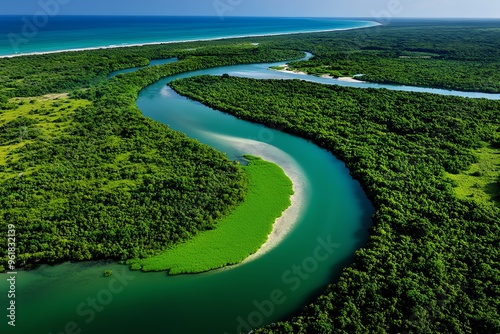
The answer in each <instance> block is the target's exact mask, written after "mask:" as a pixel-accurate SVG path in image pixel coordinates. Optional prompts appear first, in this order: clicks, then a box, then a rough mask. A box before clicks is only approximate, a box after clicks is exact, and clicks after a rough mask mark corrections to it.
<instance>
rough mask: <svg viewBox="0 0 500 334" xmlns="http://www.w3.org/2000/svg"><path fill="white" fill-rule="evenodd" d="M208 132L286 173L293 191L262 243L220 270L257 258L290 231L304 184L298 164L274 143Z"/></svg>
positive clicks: (302, 199)
mask: <svg viewBox="0 0 500 334" xmlns="http://www.w3.org/2000/svg"><path fill="white" fill-rule="evenodd" d="M207 134H209V133H207ZM209 135H211V136H214V137H217V138H219V139H221V140H224V141H226V142H229V143H231V144H232V145H234V146H236V147H238V149H239V150H243V151H245V152H247V153H246V154H250V155H254V156H258V157H260V158H262V159H263V160H266V161H269V162H272V163H274V164H276V165H278V166H279V167H280V168H281V169H282V170H283V172H285V174H286V176H287V177H288V178H289V179H290V180H291V181H292V188H293V191H294V193H293V194H292V195H291V196H290V202H291V204H290V206H289V207H288V208H287V209H286V210H285V211H283V213H282V214H281V216H280V217H278V218H277V219H276V220H275V222H274V224H273V229H272V231H271V233H269V234H268V236H267V240H266V242H265V243H264V244H262V245H261V246H260V248H259V249H258V250H257V251H255V252H254V253H253V254H250V255H249V256H248V257H247V258H245V259H244V260H243V261H242V262H240V263H238V264H235V265H231V266H227V267H224V268H221V269H218V270H223V269H230V268H232V267H234V266H238V265H243V264H246V263H249V262H251V261H254V260H256V259H258V258H260V257H261V256H263V255H265V254H266V253H268V252H269V251H271V250H272V249H274V248H275V247H277V246H278V245H279V244H280V243H281V242H282V241H283V240H284V239H285V237H286V236H287V235H288V234H290V233H291V232H292V231H293V229H294V227H295V226H296V225H297V223H298V221H299V219H300V217H301V216H302V212H303V211H304V207H305V199H306V191H307V188H308V183H307V180H306V178H305V176H304V172H303V171H302V169H301V168H300V166H299V164H298V163H297V162H296V161H295V160H294V159H293V158H292V157H291V156H289V155H288V154H287V153H285V152H283V151H281V150H279V149H278V148H276V147H274V146H271V145H269V144H266V143H262V142H259V141H255V140H251V139H241V138H236V137H231V136H224V135H218V134H209Z"/></svg>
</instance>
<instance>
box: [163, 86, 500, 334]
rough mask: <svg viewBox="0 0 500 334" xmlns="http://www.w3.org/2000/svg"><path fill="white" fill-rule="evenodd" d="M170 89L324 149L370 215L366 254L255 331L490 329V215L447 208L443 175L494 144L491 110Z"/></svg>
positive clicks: (252, 89) (495, 265)
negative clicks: (296, 311) (360, 193)
mask: <svg viewBox="0 0 500 334" xmlns="http://www.w3.org/2000/svg"><path fill="white" fill-rule="evenodd" d="M170 85H171V86H172V87H173V88H174V89H175V90H176V91H178V92H180V93H181V94H183V95H186V96H188V97H191V98H193V99H196V100H198V101H201V102H202V103H204V104H206V105H208V106H211V107H213V108H217V109H218V110H223V111H226V112H228V113H230V114H233V115H235V116H237V117H239V118H242V119H246V120H250V121H254V122H258V123H262V124H265V125H267V126H270V127H275V128H278V129H281V130H283V131H286V132H290V133H292V134H295V135H298V136H301V137H303V138H306V139H310V140H313V141H314V142H315V143H316V144H318V145H319V146H321V147H324V148H326V149H328V150H330V151H331V152H332V153H333V154H334V155H335V156H337V157H339V158H340V159H342V160H343V161H345V162H346V165H347V167H348V168H349V170H350V171H351V174H352V175H353V177H355V178H356V179H358V180H359V181H360V182H361V184H362V186H363V188H364V190H365V191H366V193H367V195H368V196H369V198H370V199H371V201H372V203H373V204H374V206H375V207H376V210H377V211H376V214H375V215H374V217H373V227H372V228H371V231H370V234H371V236H370V239H369V241H368V244H367V245H366V247H365V248H363V249H362V250H359V251H358V252H357V253H356V256H355V261H354V263H353V264H352V265H351V266H350V267H349V268H347V269H345V270H344V272H343V273H342V275H341V277H340V278H339V279H338V281H337V282H336V283H333V284H332V285H330V286H329V287H328V288H327V289H326V291H324V293H323V294H322V295H321V296H320V297H319V299H318V300H317V301H316V302H314V303H313V304H311V305H309V306H308V307H307V308H306V309H305V310H304V311H303V312H302V313H301V314H300V315H298V316H296V317H294V318H293V319H292V320H290V321H287V322H282V323H278V324H274V325H272V326H269V327H267V328H264V329H260V330H257V331H256V332H258V333H332V332H347V333H385V332H390V333H401V332H414V333H415V332H416V333H438V332H439V333H470V332H475V333H498V332H499V331H500V320H499V319H500V314H499V310H500V297H499V296H500V263H499V260H500V248H499V246H500V224H499V221H500V209H499V208H497V207H496V206H495V205H494V202H493V199H492V200H491V201H490V202H488V203H483V202H477V201H475V200H474V199H468V200H462V199H458V198H457V196H456V194H455V189H454V186H455V184H454V182H452V181H451V180H450V179H448V178H446V177H445V172H449V173H454V174H458V173H460V172H461V171H462V170H464V169H467V168H468V167H469V165H470V164H471V163H473V162H476V161H477V157H476V155H475V154H474V153H473V152H474V150H475V149H477V148H479V147H481V145H482V144H483V143H484V142H486V143H493V142H496V141H497V140H498V138H500V103H499V102H498V101H490V100H484V99H476V100H475V99H465V98H458V97H446V96H440V95H434V94H421V93H407V92H395V91H388V90H384V89H380V90H374V89H355V88H345V87H338V86H326V85H321V84H315V83H309V82H305V81H299V80H255V79H243V78H235V77H228V76H223V77H214V76H202V77H194V78H188V79H183V80H176V81H173V82H172V83H171V84H170ZM498 153H500V152H497V154H498ZM497 163H498V155H497ZM497 168H498V164H497Z"/></svg>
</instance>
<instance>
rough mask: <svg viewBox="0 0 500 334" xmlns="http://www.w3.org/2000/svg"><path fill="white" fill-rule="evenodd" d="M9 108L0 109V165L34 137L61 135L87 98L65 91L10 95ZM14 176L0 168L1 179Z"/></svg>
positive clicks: (17, 156) (42, 137)
mask: <svg viewBox="0 0 500 334" xmlns="http://www.w3.org/2000/svg"><path fill="white" fill-rule="evenodd" d="M8 102H9V104H8V105H9V106H11V108H9V109H7V110H5V109H4V110H1V111H0V166H2V165H6V164H7V163H9V162H15V161H17V160H18V159H19V157H20V156H19V153H16V151H17V150H18V149H20V148H22V147H23V146H25V145H26V144H29V143H33V142H34V141H35V140H39V141H48V140H50V139H53V138H56V137H57V136H60V135H61V134H62V133H63V132H64V131H65V130H66V129H67V128H68V127H69V126H70V124H71V120H72V115H73V114H74V112H75V110H76V109H77V108H79V107H84V106H87V105H88V104H89V103H90V102H89V101H87V100H72V99H70V98H69V97H68V94H50V95H44V96H39V97H29V98H24V97H20V98H12V99H10V100H9V101H8ZM15 175H17V174H16V173H14V172H13V171H12V170H9V168H6V169H5V170H4V171H0V180H1V179H5V178H8V177H12V176H15Z"/></svg>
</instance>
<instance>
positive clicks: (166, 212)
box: [0, 42, 302, 267]
mask: <svg viewBox="0 0 500 334" xmlns="http://www.w3.org/2000/svg"><path fill="white" fill-rule="evenodd" d="M205 46H206V47H204V48H202V49H200V50H199V51H197V50H192V51H189V52H185V51H182V52H178V53H175V54H172V53H169V52H170V51H168V50H169V48H173V47H174V46H168V47H165V49H166V50H163V51H162V49H161V48H158V47H151V48H144V52H142V54H145V55H151V57H153V56H154V57H158V56H165V57H171V56H173V55H175V56H178V57H179V59H180V61H179V62H177V63H173V64H168V65H164V66H154V67H149V68H145V69H142V70H140V71H138V72H136V73H130V74H126V75H119V76H117V77H115V78H113V79H111V80H105V79H103V78H106V76H107V74H109V72H110V71H111V70H112V69H116V68H121V67H124V66H125V64H126V65H127V66H130V65H142V64H144V63H147V62H148V60H147V59H142V60H141V58H137V55H138V53H139V49H136V48H132V49H131V51H127V49H115V50H106V52H104V51H89V52H83V53H79V52H75V53H63V54H53V55H43V56H33V57H18V58H12V59H1V60H0V64H2V73H3V76H4V80H3V81H2V86H1V88H0V89H1V90H5V91H9V92H10V94H11V95H12V96H16V97H19V96H31V95H33V96H37V95H42V94H46V93H60V92H65V91H67V89H70V88H71V89H76V90H74V91H72V92H71V94H70V95H71V96H72V97H73V98H72V99H69V98H68V97H67V96H65V95H60V96H59V97H57V96H56V97H53V96H52V97H51V96H50V95H49V96H43V97H33V98H28V99H20V98H15V99H14V98H12V99H6V98H4V103H3V107H2V109H1V110H0V139H1V142H0V147H1V148H2V149H1V150H0V153H2V154H0V158H1V160H0V182H1V187H0V225H1V226H2V228H4V229H6V226H7V225H8V224H14V225H15V226H16V233H17V257H18V261H19V262H18V264H17V265H18V267H19V266H23V265H31V264H34V263H38V262H60V261H63V260H90V259H100V258H114V259H130V258H135V257H147V256H151V255H154V254H157V253H158V252H159V251H162V250H165V249H167V248H168V247H170V246H172V245H174V244H176V243H178V242H180V241H182V240H187V239H189V238H191V237H192V236H193V235H195V234H196V233H198V232H199V231H203V230H207V229H211V228H213V227H214V224H215V222H216V221H217V220H218V219H220V218H222V217H224V216H225V215H227V214H228V213H229V212H230V211H232V210H233V209H234V207H236V205H238V204H239V203H240V202H241V201H242V200H243V197H244V196H245V193H246V189H247V179H246V177H244V175H243V171H242V169H241V167H240V166H238V165H234V164H233V163H232V162H231V161H229V160H228V159H227V158H226V157H225V155H224V154H222V153H220V152H217V151H216V150H214V149H212V148H210V147H207V146H206V145H201V144H200V143H198V142H197V141H194V140H192V139H189V138H187V137H186V136H185V135H183V134H181V133H178V132H174V131H171V130H169V129H168V127H167V126H165V125H162V124H159V123H157V122H154V121H152V120H150V119H147V118H145V117H143V116H142V114H141V112H140V110H138V109H137V107H136V105H135V100H136V98H137V94H138V92H139V91H140V90H141V89H142V88H144V87H146V86H148V85H150V84H152V83H154V82H155V81H157V80H158V79H159V78H161V77H163V76H168V75H172V74H175V73H180V72H185V71H190V70H194V69H200V68H206V67H211V66H212V67H213V66H222V65H230V64H236V63H249V62H260V61H277V60H285V59H290V58H292V59H293V58H298V57H300V56H301V55H302V53H300V52H297V51H280V50H273V49H271V48H262V47H261V48H258V47H256V46H253V45H247V44H246V45H243V44H241V43H233V45H229V44H228V43H227V42H224V43H221V44H220V45H216V46H207V45H206V43H205ZM182 47H183V48H185V45H183V46H182ZM127 52H129V53H127ZM126 55H129V57H126ZM127 58H130V59H129V60H128V61H126V59H127ZM113 59H121V63H119V66H118V65H116V63H115V65H113V66H110V65H109V64H111V63H113ZM90 67H92V68H94V69H95V71H90V72H88V73H87V72H86V69H87V68H90ZM40 69H42V70H40ZM47 73H48V74H47ZM56 73H59V74H56ZM47 75H50V76H49V77H46V76H47ZM6 77H8V79H5V78H6ZM71 78H78V80H76V79H75V80H73V79H71ZM94 81H95V82H96V83H95V84H91V85H90V86H88V85H89V84H90V83H93V82H94ZM42 83H43V84H42ZM3 238H5V236H4V237H3ZM4 241H5V240H4ZM6 256H7V249H6V248H2V250H1V253H0V258H2V262H3V263H4V264H5V263H6V259H7V257H6Z"/></svg>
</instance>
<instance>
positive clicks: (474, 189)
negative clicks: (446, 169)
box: [447, 143, 500, 206]
mask: <svg viewBox="0 0 500 334" xmlns="http://www.w3.org/2000/svg"><path fill="white" fill-rule="evenodd" d="M475 153H476V154H477V156H478V160H479V161H478V162H477V163H475V164H472V165H471V167H470V168H469V169H468V170H467V171H465V172H462V173H460V174H457V175H455V174H447V176H448V177H449V178H450V179H452V180H454V181H455V182H456V184H457V187H456V188H455V191H456V194H457V196H458V197H459V198H463V199H465V198H472V199H474V200H476V201H479V202H483V203H489V202H491V201H494V202H495V203H496V205H497V206H500V201H499V198H500V197H499V196H500V189H499V188H498V186H497V180H498V178H499V177H500V149H498V148H494V147H492V146H491V145H489V144H486V143H485V144H484V146H483V147H482V148H481V149H479V150H476V151H475Z"/></svg>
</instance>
